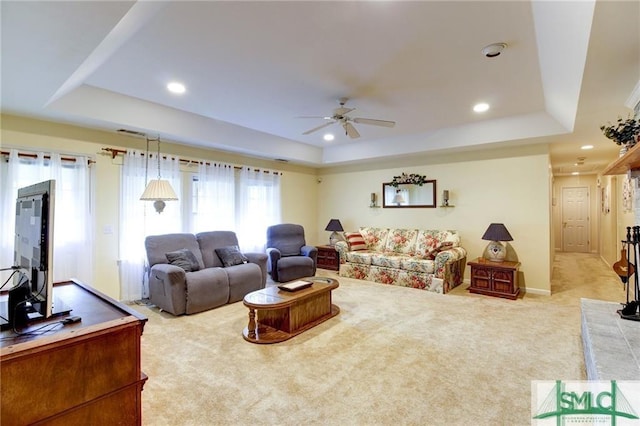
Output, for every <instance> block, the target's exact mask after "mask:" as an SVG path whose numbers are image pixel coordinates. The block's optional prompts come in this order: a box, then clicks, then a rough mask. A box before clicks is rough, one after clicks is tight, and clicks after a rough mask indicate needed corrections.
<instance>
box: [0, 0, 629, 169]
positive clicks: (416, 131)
mask: <svg viewBox="0 0 640 426" xmlns="http://www.w3.org/2000/svg"><path fill="white" fill-rule="evenodd" d="M1 13H2V16H1V18H2V29H1V35H2V69H1V71H2V75H1V78H2V81H1V82H2V93H1V101H2V103H1V106H2V112H3V113H9V114H17V115H25V116H30V117H36V118H42V119H48V120H56V121H62V122H67V123H73V124H78V125H81V126H88V127H95V128H100V129H107V130H112V131H115V130H117V129H121V128H126V129H131V130H136V131H142V132H146V133H149V134H150V135H154V136H155V135H160V136H161V137H163V138H164V139H170V140H172V141H175V142H176V143H182V144H190V145H197V146H202V147H211V148H215V149H222V150H227V151H232V152H240V153H244V154H249V155H254V156H258V157H264V158H278V159H286V160H289V161H291V162H293V163H299V164H306V165H311V166H314V167H326V166H333V165H340V164H347V163H354V162H355V163H357V162H366V161H372V160H378V159H381V158H384V157H390V156H409V155H411V156H415V155H427V154H429V153H436V152H447V151H450V150H451V151H454V152H455V151H456V150H460V149H465V150H475V149H484V148H487V147H501V146H507V145H508V146H514V145H526V144H533V143H535V144H540V143H550V144H551V155H552V162H553V166H554V171H555V172H556V173H557V174H562V173H567V172H570V171H573V170H575V169H576V167H575V166H573V163H575V162H576V159H577V157H580V156H585V157H586V159H585V161H584V165H582V166H580V170H581V171H583V172H594V171H597V170H598V169H599V168H602V167H603V166H604V165H606V164H607V163H609V162H610V161H611V160H612V159H613V158H615V156H616V152H617V147H616V145H615V144H613V142H611V141H609V140H607V139H605V138H604V137H603V136H602V134H601V133H600V131H599V126H600V124H603V123H606V122H607V121H608V120H615V119H616V118H617V117H618V115H621V114H624V115H626V114H627V113H628V112H629V111H630V110H629V109H628V108H625V106H624V104H625V102H626V101H627V100H628V99H629V97H630V95H631V94H632V91H633V90H634V87H635V86H636V84H637V83H638V82H639V81H640V24H639V22H640V2H637V1H621V2H614V1H598V2H593V1H569V2H566V1H564V2H562V1H560V2H555V1H534V2H530V1H524V0H523V1H493V2H488V1H466V2H465V1H442V2H434V1H407V2H404V1H355V2H353V1H334V2H332V1H298V2H296V1H285V2H272V1H254V2H249V1H228V2H223V1H209V2H205V1H165V2H159V1H139V2H116V1H86V2H79V1H76V2H56V1H37V2H24V1H15V2H14V1H6V0H3V1H2V2H1ZM496 42H504V43H507V45H508V47H507V48H506V49H505V50H504V52H503V53H502V54H501V55H500V56H498V57H496V58H486V57H485V56H484V55H483V54H482V52H481V50H482V48H483V47H484V46H486V45H488V44H491V43H496ZM171 80H178V81H181V82H183V83H184V84H185V85H186V87H187V92H186V93H185V94H183V95H180V96H177V95H173V94H170V93H169V92H168V91H167V90H166V89H165V86H166V84H167V83H168V82H169V81H171ZM341 97H348V98H349V101H348V102H347V105H346V106H347V107H351V108H356V109H355V110H354V111H353V112H351V113H350V114H349V115H350V116H352V117H366V118H375V119H384V120H393V121H396V123H397V124H396V126H395V127H393V128H386V127H376V126H371V125H365V124H356V125H355V126H356V128H357V129H358V131H359V132H360V134H361V137H360V138H358V139H350V138H349V137H348V136H346V135H345V134H344V130H342V128H341V127H340V126H339V125H338V124H334V125H331V126H328V127H326V128H324V129H322V130H320V131H317V132H314V133H311V134H309V135H303V132H305V131H306V130H309V129H311V128H313V127H316V126H319V125H321V124H322V123H323V122H324V121H323V119H322V118H316V119H313V118H301V117H302V116H320V117H322V116H327V115H332V111H333V109H334V108H336V107H338V99H339V98H341ZM479 101H484V102H488V103H489V104H491V109H490V110H489V111H488V112H487V113H484V114H477V113H474V112H473V111H472V106H473V105H474V104H475V103H477V102H479ZM325 131H332V132H333V133H335V136H336V139H335V140H334V141H332V142H325V141H324V140H323V139H322V136H323V134H324V133H325ZM586 143H589V144H593V145H595V149H593V150H591V151H580V149H579V147H580V146H581V145H583V144H586Z"/></svg>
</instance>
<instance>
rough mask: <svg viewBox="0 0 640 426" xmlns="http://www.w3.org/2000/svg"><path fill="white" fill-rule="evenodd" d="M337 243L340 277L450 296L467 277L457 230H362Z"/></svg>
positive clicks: (367, 228) (464, 253)
mask: <svg viewBox="0 0 640 426" xmlns="http://www.w3.org/2000/svg"><path fill="white" fill-rule="evenodd" d="M345 240H346V241H340V242H338V243H336V250H338V252H339V253H340V272H339V274H340V276H342V277H348V278H356V279H360V280H367V281H375V282H378V283H382V284H394V285H400V286H404V287H413V288H419V289H423V290H429V291H434V292H436V293H447V292H448V291H449V290H451V289H452V288H454V287H456V286H458V285H460V284H461V283H462V280H463V277H464V268H465V265H466V262H467V252H466V250H465V249H464V248H463V247H460V236H459V235H458V233H457V232H456V231H440V230H422V229H388V228H370V227H363V228H360V230H359V232H345Z"/></svg>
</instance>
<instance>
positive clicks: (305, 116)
mask: <svg viewBox="0 0 640 426" xmlns="http://www.w3.org/2000/svg"><path fill="white" fill-rule="evenodd" d="M296 118H315V119H318V118H322V119H323V120H331V119H332V118H331V117H327V116H326V115H299V116H297V117H296Z"/></svg>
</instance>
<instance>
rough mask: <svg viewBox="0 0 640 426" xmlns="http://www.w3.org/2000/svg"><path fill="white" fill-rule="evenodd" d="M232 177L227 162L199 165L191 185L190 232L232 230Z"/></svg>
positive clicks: (232, 171) (232, 170) (233, 220)
mask: <svg viewBox="0 0 640 426" xmlns="http://www.w3.org/2000/svg"><path fill="white" fill-rule="evenodd" d="M234 176H235V174H234V168H233V166H232V165H231V164H204V163H201V164H200V165H199V167H198V179H197V181H196V182H195V183H194V185H193V190H194V194H192V199H193V208H192V212H193V222H192V226H191V228H192V229H191V232H194V233H198V232H204V231H216V230H228V231H231V230H234V229H235V177H234Z"/></svg>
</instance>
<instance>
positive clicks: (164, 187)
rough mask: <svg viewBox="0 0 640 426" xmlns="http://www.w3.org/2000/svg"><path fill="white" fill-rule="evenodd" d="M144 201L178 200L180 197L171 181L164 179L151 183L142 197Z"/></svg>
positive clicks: (154, 180)
mask: <svg viewBox="0 0 640 426" xmlns="http://www.w3.org/2000/svg"><path fill="white" fill-rule="evenodd" d="M140 199H141V200H142V201H154V200H166V201H168V200H177V199H178V196H177V195H176V193H175V191H174V190H173V188H172V187H171V184H170V183H169V181H167V180H164V179H153V180H151V181H149V184H148V185H147V188H146V189H145V190H144V192H143V193H142V196H141V197H140Z"/></svg>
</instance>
